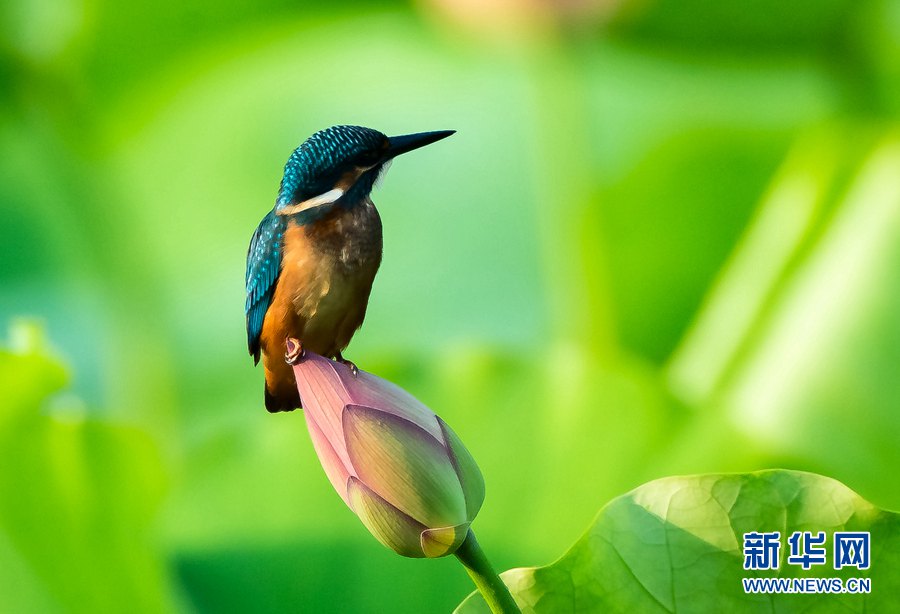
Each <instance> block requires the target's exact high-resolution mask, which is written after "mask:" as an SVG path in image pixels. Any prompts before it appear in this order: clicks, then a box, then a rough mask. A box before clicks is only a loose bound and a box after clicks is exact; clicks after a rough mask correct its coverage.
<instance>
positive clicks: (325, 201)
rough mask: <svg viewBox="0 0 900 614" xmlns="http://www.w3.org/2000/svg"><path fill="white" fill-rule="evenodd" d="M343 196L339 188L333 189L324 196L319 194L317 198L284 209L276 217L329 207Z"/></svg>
mask: <svg viewBox="0 0 900 614" xmlns="http://www.w3.org/2000/svg"><path fill="white" fill-rule="evenodd" d="M343 195H344V190H342V189H340V188H334V189H333V190H328V191H327V192H325V193H324V194H319V195H318V196H313V197H312V198H308V199H306V200H304V201H303V202H299V203H297V204H296V205H291V206H290V207H285V208H284V209H282V210H281V211H279V212H278V215H294V214H295V213H300V212H301V211H306V210H307V209H314V208H315V207H321V206H322V205H330V204H331V203H333V202H334V201H336V200H337V199H339V198H340V197H341V196H343Z"/></svg>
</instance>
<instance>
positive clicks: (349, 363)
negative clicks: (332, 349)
mask: <svg viewBox="0 0 900 614" xmlns="http://www.w3.org/2000/svg"><path fill="white" fill-rule="evenodd" d="M335 360H337V361H338V362H339V363H341V364H342V365H344V366H346V367H347V368H349V369H350V374H351V375H352V376H353V377H356V376H357V375H359V367H357V366H356V365H355V364H354V363H353V362H352V361H350V360H347V359H346V358H344V357H343V356H341V353H340V352H338V355H337V356H335Z"/></svg>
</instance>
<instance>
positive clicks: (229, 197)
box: [0, 0, 900, 612]
mask: <svg viewBox="0 0 900 614" xmlns="http://www.w3.org/2000/svg"><path fill="white" fill-rule="evenodd" d="M0 14H2V30H0V79H2V81H0V83H2V88H0V148H2V149H0V152H2V156H0V216H2V217H0V221H2V224H0V325H2V327H3V328H4V329H8V330H9V332H8V334H4V335H3V337H4V338H5V339H6V340H5V341H4V342H3V343H2V345H3V347H4V348H5V349H4V350H3V351H2V352H0V569H2V570H3V571H2V573H0V610H2V611H4V612H7V611H9V612H12V611H15V612H23V611H29V612H30V611H35V612H44V611H47V612H53V611H85V612H88V611H89V612H115V611H124V610H128V611H135V612H138V611H140V612H143V611H148V612H159V611H185V612H192V611H204V612H205V611H216V612H228V611H235V612H246V611H253V612H274V611H303V612H348V611H358V612H384V611H394V612H419V611H433V612H442V611H443V612H446V611H449V610H451V609H452V608H453V607H454V606H455V605H456V604H457V603H458V602H459V601H460V600H461V599H462V598H463V597H464V596H465V595H466V594H467V593H468V592H469V591H470V590H471V588H472V586H471V584H470V581H469V579H468V578H467V577H466V575H465V573H464V572H463V570H462V568H461V567H460V566H459V565H458V564H457V563H456V562H455V561H454V560H453V559H452V557H451V558H448V559H441V560H437V561H420V560H407V559H402V558H400V557H398V556H396V555H394V554H393V553H392V552H390V551H388V550H386V549H384V548H383V547H382V546H380V545H379V544H378V543H376V542H375V540H374V539H372V537H371V536H370V535H369V534H368V533H367V532H366V530H365V529H364V528H363V526H362V525H361V523H360V522H359V521H358V520H357V518H356V517H354V516H353V514H352V513H351V512H350V511H348V510H347V509H346V508H345V506H344V504H343V503H342V502H341V500H340V499H339V498H338V497H337V496H336V494H335V493H334V492H333V491H332V489H331V486H330V485H329V483H328V481H327V480H326V478H325V476H324V474H323V472H322V470H321V468H320V467H319V464H318V461H317V459H316V457H315V455H314V453H313V450H312V446H311V444H310V441H309V437H308V434H307V432H306V427H305V424H304V421H303V418H302V415H301V414H299V413H294V414H279V415H268V414H267V413H266V412H265V410H264V409H263V404H262V372H261V369H254V368H253V367H252V362H251V360H250V358H249V357H248V356H247V352H246V343H245V332H244V314H243V305H244V293H243V292H244V290H243V282H244V279H243V277H244V262H245V256H246V249H247V244H248V241H249V238H250V234H251V232H252V231H253V229H254V227H255V225H256V224H257V223H258V221H259V220H260V218H261V217H262V216H263V215H264V214H265V212H266V211H267V210H268V209H269V208H271V206H272V203H273V200H274V196H275V192H276V189H277V185H278V181H279V179H280V176H281V170H282V165H283V164H284V161H285V160H286V158H287V156H288V155H289V153H290V152H291V150H292V149H293V148H294V147H296V146H297V145H298V144H299V143H300V142H301V141H302V140H303V139H304V138H306V137H307V136H308V135H309V134H311V133H312V132H314V131H316V130H318V129H321V128H324V127H327V126H329V125H332V124H337V123H353V124H361V125H365V126H371V127H374V128H377V129H379V130H382V131H384V132H387V133H389V134H397V133H406V132H414V131H420V130H433V129H445V128H453V129H456V130H458V134H457V135H455V136H454V137H453V138H452V139H449V140H447V141H445V142H443V143H441V144H439V145H436V146H435V147H433V148H428V149H426V150H423V151H422V152H417V153H416V154H415V155H411V156H408V157H404V158H403V159H401V160H399V161H398V162H397V163H396V164H395V165H394V167H393V169H392V170H391V172H390V173H389V174H388V177H387V180H386V181H385V183H384V185H383V186H382V187H381V188H379V189H378V190H377V191H376V193H375V195H374V200H375V202H376V203H377V204H378V205H379V209H380V211H381V214H382V217H383V220H384V227H385V256H384V263H383V265H382V269H381V272H380V274H379V276H378V278H377V280H376V282H375V287H374V291H373V294H372V299H371V302H370V308H369V312H368V317H367V320H366V324H365V325H364V327H363V329H362V330H361V331H360V332H359V333H358V334H357V336H356V338H355V339H354V341H353V343H352V344H351V346H350V348H349V351H348V352H347V355H348V356H349V357H350V358H352V359H353V360H355V361H356V362H357V363H358V364H359V365H360V366H361V367H363V368H365V369H367V370H369V371H373V372H376V373H378V374H380V375H382V376H385V377H388V378H390V379H393V380H394V381H396V382H397V383H398V384H400V385H402V386H404V387H405V388H407V389H409V390H410V391H411V392H413V393H414V394H415V395H417V396H418V397H419V398H421V399H422V400H423V401H424V402H425V403H426V404H428V405H429V406H431V407H432V408H433V409H434V410H435V411H436V412H438V413H439V414H440V415H441V416H442V417H443V418H444V419H446V420H447V422H448V423H450V424H451V425H452V426H453V428H454V429H455V430H456V432H457V433H458V434H459V435H460V436H461V437H462V439H463V440H464V441H465V442H466V444H467V445H468V447H469V448H470V450H471V451H472V453H473V455H474V456H475V458H476V459H477V460H478V461H479V464H480V465H481V468H482V471H483V472H484V475H485V479H486V481H487V489H488V490H487V500H486V502H485V507H484V509H483V511H482V513H481V514H480V516H479V518H478V520H477V521H476V523H475V528H476V530H477V531H478V533H479V536H480V540H481V542H482V544H483V545H484V547H485V548H486V550H487V551H488V554H489V556H491V558H492V559H493V562H494V564H495V566H497V567H498V568H501V569H506V568H509V567H514V566H524V565H540V564H546V563H549V562H550V561H552V560H553V559H555V558H556V557H557V556H559V555H561V554H562V553H563V552H564V551H565V550H566V549H567V548H568V546H569V545H570V544H571V543H572V542H573V541H574V540H575V539H576V538H577V537H578V536H579V535H580V534H581V532H582V531H583V530H584V529H585V528H586V527H587V525H588V523H589V522H590V520H591V519H592V517H593V516H594V514H595V513H596V511H597V510H598V509H599V508H600V506H601V505H603V504H604V503H605V502H606V501H608V500H610V499H611V498H612V497H614V496H616V495H618V494H621V493H623V492H625V491H627V490H629V489H631V488H633V487H635V486H637V485H639V484H641V483H642V482H645V481H647V480H649V479H652V478H656V477H660V476H664V475H670V474H679V473H692V472H707V471H717V472H718V471H737V470H755V469H761V468H767V467H788V468H796V469H804V470H810V471H816V472H819V473H823V474H827V475H830V476H832V477H835V478H837V479H839V480H841V481H843V482H845V483H846V484H847V485H848V486H850V487H851V488H853V489H855V490H856V491H857V492H859V493H860V494H861V495H863V496H864V497H865V498H867V499H868V500H870V501H871V502H873V503H874V504H876V505H879V506H882V507H887V508H893V509H897V508H900V482H898V480H897V476H896V471H897V469H896V468H897V467H898V466H900V445H898V443H900V373H898V371H900V275H898V271H900V130H898V123H897V120H898V116H900V84H898V77H900V2H898V1H897V0H798V1H795V2H781V1H778V2H776V1H775V0H753V1H743V2H738V1H737V0H725V1H713V0H686V1H685V0H682V1H676V0H604V1H597V2H589V1H587V0H569V1H567V2H555V3H547V2H540V1H539V0H498V1H496V2H480V1H479V0H421V1H420V2H418V3H414V4H406V3H399V2H397V3H388V4H383V5H376V4H371V3H363V2H349V3H339V2H322V1H319V0H315V1H310V2H305V3H294V2H288V1H287V0H261V1H260V2H257V3H243V2H238V1H236V0H224V1H222V0H220V1H218V2H213V1H211V0H201V1H193V2H186V3H183V2H175V1H173V0H163V1H154V2H149V1H147V0H137V1H135V2H131V3H116V2H112V1H111V0H7V1H6V2H4V3H3V5H2V8H0Z"/></svg>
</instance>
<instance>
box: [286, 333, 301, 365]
mask: <svg viewBox="0 0 900 614" xmlns="http://www.w3.org/2000/svg"><path fill="white" fill-rule="evenodd" d="M284 347H285V349H286V350H287V351H286V352H285V353H284V362H286V363H288V364H289V365H296V364H297V363H299V362H300V361H301V360H303V357H304V356H306V350H304V349H303V344H302V343H301V342H300V340H299V339H294V338H292V337H288V338H287V339H285V340H284Z"/></svg>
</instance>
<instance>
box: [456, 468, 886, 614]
mask: <svg viewBox="0 0 900 614" xmlns="http://www.w3.org/2000/svg"><path fill="white" fill-rule="evenodd" d="M753 531H759V532H770V531H779V532H780V535H781V548H780V563H779V566H778V569H777V570H771V571H745V570H744V569H743V564H744V557H743V550H742V549H743V535H744V533H749V532H753ZM794 531H812V532H818V531H825V532H826V534H827V539H826V542H825V544H826V563H825V564H823V565H813V566H812V567H811V568H810V569H809V570H808V571H804V570H803V569H802V567H801V566H799V565H793V564H789V563H788V562H787V557H788V555H789V554H790V548H789V546H788V543H787V538H788V537H789V536H790V535H791V534H792V533H793V532H794ZM835 531H854V532H855V531H868V532H870V535H871V538H870V539H871V542H870V543H871V560H870V565H869V568H868V569H865V570H859V569H856V568H852V567H851V568H849V569H848V568H847V567H844V568H842V569H841V570H839V571H835V570H834V568H833V559H832V556H833V533H834V532H835ZM898 571H900V517H898V515H897V514H895V513H892V512H886V511H883V510H880V509H878V508H876V507H875V506H873V505H872V504H870V503H868V502H866V501H865V500H864V499H862V498H861V497H860V496H859V495H857V494H856V493H854V492H853V491H851V490H850V489H849V488H847V487H846V486H844V485H843V484H841V483H840V482H837V481H835V480H832V479H830V478H826V477H822V476H819V475H815V474H811V473H802V472H796V471H783V470H775V471H763V472H759V473H748V474H720V475H701V476H693V477H673V478H665V479H661V480H656V481H653V482H650V483H648V484H645V485H643V486H641V487H639V488H637V489H636V490H633V491H632V492H630V493H628V494H626V495H623V496H621V497H619V498H617V499H615V500H613V501H612V502H611V503H609V504H608V505H607V506H606V507H604V508H603V509H602V510H601V511H600V514H599V515H598V516H597V518H596V520H595V521H594V524H593V525H592V526H591V528H590V529H589V530H588V532H587V533H586V534H585V535H584V536H583V537H582V538H581V539H580V540H579V541H578V542H576V543H575V545H574V546H573V547H572V549H571V550H569V551H568V552H567V553H566V554H565V555H564V556H563V557H562V558H561V559H559V560H558V561H556V562H555V563H553V564H551V565H548V566H546V567H532V568H523V569H513V570H510V571H507V572H506V573H504V574H503V575H502V577H503V580H504V582H506V584H507V585H508V586H509V587H510V589H511V591H512V592H513V595H514V596H515V598H516V601H517V602H518V603H519V605H520V606H521V608H522V611H523V612H526V613H527V612H553V613H561V612H888V611H896V598H897V594H898V591H900V573H898ZM765 577H782V578H841V579H842V580H847V579H849V578H868V579H869V580H870V581H871V593H868V594H804V595H800V594H777V595H760V594H757V595H748V594H745V593H744V588H743V583H742V578H765ZM456 612H457V614H472V613H474V612H488V609H487V606H486V604H485V603H484V601H483V600H482V598H481V596H480V595H479V594H477V593H473V594H472V595H470V596H469V597H468V598H467V599H466V600H465V601H464V602H463V603H462V604H461V605H460V606H459V608H457V610H456Z"/></svg>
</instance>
